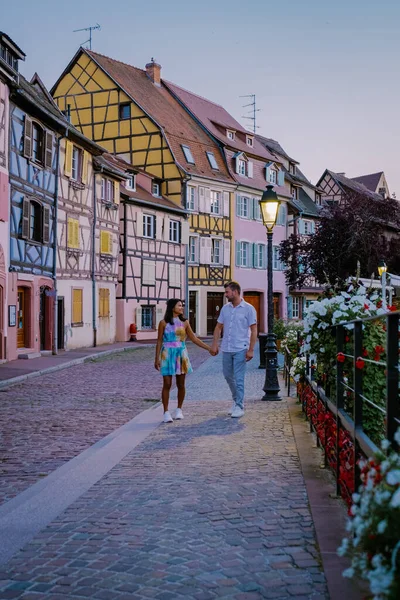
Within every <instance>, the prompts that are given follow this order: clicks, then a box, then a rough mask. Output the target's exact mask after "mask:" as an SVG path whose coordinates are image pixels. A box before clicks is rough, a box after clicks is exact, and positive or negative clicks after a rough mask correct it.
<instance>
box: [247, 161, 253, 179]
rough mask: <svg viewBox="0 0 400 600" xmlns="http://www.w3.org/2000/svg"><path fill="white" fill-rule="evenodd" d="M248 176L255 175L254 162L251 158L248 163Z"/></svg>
mask: <svg viewBox="0 0 400 600" xmlns="http://www.w3.org/2000/svg"><path fill="white" fill-rule="evenodd" d="M247 177H253V163H252V162H251V161H250V160H249V161H248V163H247Z"/></svg>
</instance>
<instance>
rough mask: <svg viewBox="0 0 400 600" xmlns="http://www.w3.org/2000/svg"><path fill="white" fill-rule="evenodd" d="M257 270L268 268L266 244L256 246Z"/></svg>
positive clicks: (254, 264) (255, 261) (255, 264)
mask: <svg viewBox="0 0 400 600" xmlns="http://www.w3.org/2000/svg"><path fill="white" fill-rule="evenodd" d="M253 266H254V268H255V269H265V268H266V246H265V244H254V263H253Z"/></svg>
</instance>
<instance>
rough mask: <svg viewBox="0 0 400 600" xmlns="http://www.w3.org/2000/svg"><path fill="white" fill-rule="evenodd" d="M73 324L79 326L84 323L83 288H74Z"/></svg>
mask: <svg viewBox="0 0 400 600" xmlns="http://www.w3.org/2000/svg"><path fill="white" fill-rule="evenodd" d="M71 325H72V326H74V327H79V326H82V325H83V289H82V288H72V318H71Z"/></svg>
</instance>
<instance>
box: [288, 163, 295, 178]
mask: <svg viewBox="0 0 400 600" xmlns="http://www.w3.org/2000/svg"><path fill="white" fill-rule="evenodd" d="M289 173H290V174H291V175H295V174H296V165H295V164H294V163H289Z"/></svg>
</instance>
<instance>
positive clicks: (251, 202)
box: [249, 198, 256, 219]
mask: <svg viewBox="0 0 400 600" xmlns="http://www.w3.org/2000/svg"><path fill="white" fill-rule="evenodd" d="M249 218H250V219H255V218H256V206H255V203H254V198H249Z"/></svg>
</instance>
